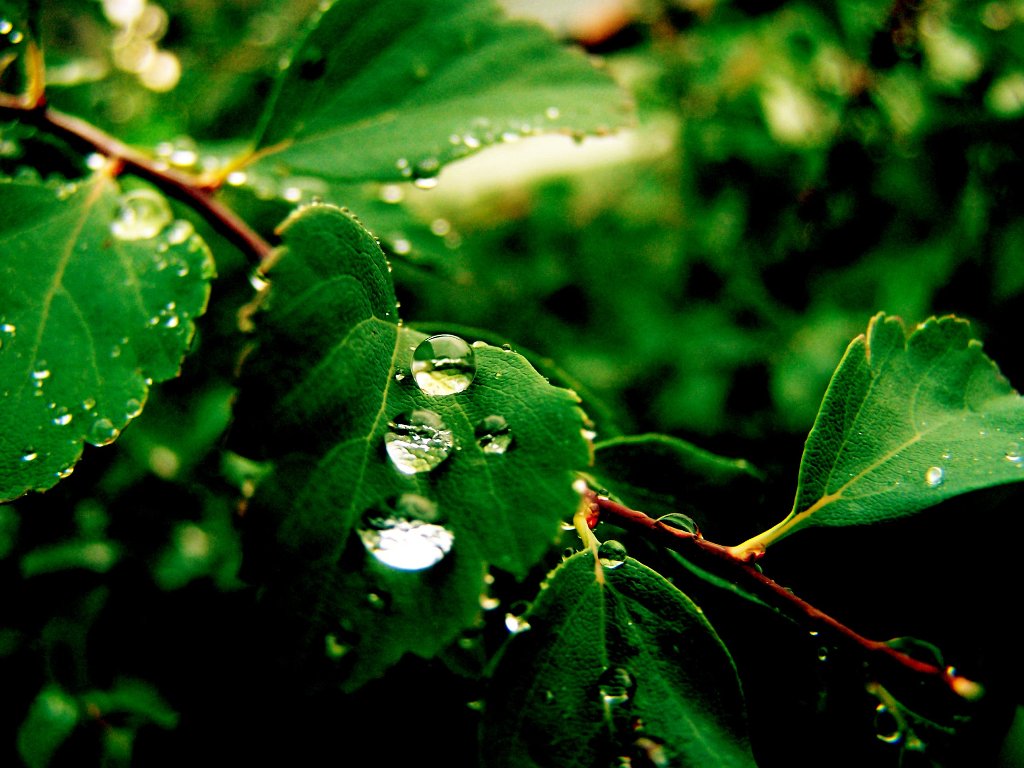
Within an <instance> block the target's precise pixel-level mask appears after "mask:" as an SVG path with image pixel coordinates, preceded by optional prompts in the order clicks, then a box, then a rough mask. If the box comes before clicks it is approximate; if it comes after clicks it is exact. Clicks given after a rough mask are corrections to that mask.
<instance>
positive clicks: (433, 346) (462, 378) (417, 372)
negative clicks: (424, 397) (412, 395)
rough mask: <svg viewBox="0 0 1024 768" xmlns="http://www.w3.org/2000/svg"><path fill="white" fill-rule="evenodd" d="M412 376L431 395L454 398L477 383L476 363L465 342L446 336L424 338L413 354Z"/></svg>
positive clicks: (450, 335) (444, 334)
mask: <svg viewBox="0 0 1024 768" xmlns="http://www.w3.org/2000/svg"><path fill="white" fill-rule="evenodd" d="M412 375H413V379H414V380H415V381H416V384H417V386H419V388H420V389H421V390H422V391H423V392H425V393H426V394H428V395H434V396H441V395H453V394H455V393H457V392H462V391H464V390H465V389H466V388H467V387H469V385H470V384H472V383H473V377H474V376H475V375H476V361H475V360H474V354H473V348H472V347H470V346H469V344H467V343H466V342H465V341H464V340H463V339H461V338H459V337H458V336H453V335H452V334H450V333H442V334H439V335H437V336H431V337H430V338H429V339H424V340H423V341H421V342H420V344H419V346H418V347H416V351H415V352H413V355H412Z"/></svg>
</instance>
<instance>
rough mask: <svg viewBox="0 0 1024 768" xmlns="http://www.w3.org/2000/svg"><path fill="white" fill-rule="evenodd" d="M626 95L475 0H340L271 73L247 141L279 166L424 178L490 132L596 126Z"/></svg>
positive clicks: (605, 122) (622, 107) (621, 107)
mask: <svg viewBox="0 0 1024 768" xmlns="http://www.w3.org/2000/svg"><path fill="white" fill-rule="evenodd" d="M628 112H629V105H628V103H627V100H626V98H625V96H624V95H623V94H622V93H621V92H620V91H619V90H618V89H617V87H616V86H615V84H614V83H613V81H612V80H611V78H610V77H608V75H607V74H605V73H604V72H602V71H600V70H598V69H597V68H596V67H595V66H594V65H592V64H591V62H590V61H588V60H587V58H586V57H585V56H584V55H583V54H582V53H581V52H580V51H576V50H571V49H569V48H565V47H563V46H560V45H558V44H557V43H556V42H555V41H554V40H553V39H552V37H551V36H550V35H549V34H548V33H547V32H546V31H545V30H543V29H541V28H540V27H537V26H533V25H530V24H526V23H522V22H512V21H509V20H507V19H504V18H502V16H501V14H500V13H499V11H498V9H497V7H496V6H495V5H494V4H492V3H491V2H481V0H338V2H335V3H333V4H332V5H331V6H330V7H329V8H328V9H327V10H326V11H324V12H322V13H320V14H319V15H318V16H317V17H316V18H315V19H314V21H313V23H312V25H311V29H310V31H309V33H308V35H307V37H306V38H305V39H304V41H303V42H302V43H301V44H300V45H299V47H298V48H297V49H296V51H295V53H294V54H293V56H292V58H291V60H290V62H289V64H288V66H287V67H286V69H285V71H284V72H283V73H282V75H281V77H280V79H279V81H278V83H277V89H276V91H275V94H274V96H273V98H272V99H271V101H270V103H269V105H268V107H267V110H266V112H265V114H264V116H263V122H262V126H261V128H260V130H259V133H258V138H257V141H256V146H255V148H256V152H257V153H258V154H257V157H260V158H261V160H260V162H261V165H263V166H265V167H267V168H272V169H275V171H276V172H277V174H278V175H287V174H291V175H301V174H311V175H313V176H320V177H325V178H331V179H334V180H338V181H364V180H378V181H388V180H396V181H398V180H402V179H408V178H410V177H413V176H434V175H436V174H437V172H438V170H439V169H440V167H441V166H443V165H445V164H446V163H448V162H451V161H452V160H455V159H458V158H460V157H463V156H465V155H468V154H470V153H472V152H475V151H477V150H478V149H480V148H482V147H485V146H487V145H488V144H493V143H495V142H498V141H504V140H511V139H513V138H518V137H520V136H523V135H529V134H535V133H542V132H551V131H563V132H569V131H570V130H571V131H572V132H573V133H574V134H577V135H579V134H583V133H597V132H606V131H608V130H610V129H611V128H614V127H617V126H620V125H622V124H623V123H624V122H625V121H626V118H627V115H628Z"/></svg>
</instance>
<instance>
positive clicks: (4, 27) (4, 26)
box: [0, 19, 14, 35]
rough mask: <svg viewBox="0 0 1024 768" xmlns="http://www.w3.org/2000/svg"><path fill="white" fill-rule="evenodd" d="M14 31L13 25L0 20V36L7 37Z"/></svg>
mask: <svg viewBox="0 0 1024 768" xmlns="http://www.w3.org/2000/svg"><path fill="white" fill-rule="evenodd" d="M13 29H14V25H13V24H12V23H11V22H9V21H8V20H7V19H0V35H9V34H10V33H11V31H12V30H13Z"/></svg>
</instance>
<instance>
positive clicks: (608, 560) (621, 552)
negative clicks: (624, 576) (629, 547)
mask: <svg viewBox="0 0 1024 768" xmlns="http://www.w3.org/2000/svg"><path fill="white" fill-rule="evenodd" d="M597 558H598V560H600V562H601V565H603V566H604V567H605V568H608V569H609V570H614V569H616V568H618V567H620V566H621V565H622V564H623V563H624V562H626V548H625V547H624V546H623V545H622V543H621V542H618V541H616V540H615V539H609V540H608V541H605V542H602V544H601V546H600V547H598V550H597Z"/></svg>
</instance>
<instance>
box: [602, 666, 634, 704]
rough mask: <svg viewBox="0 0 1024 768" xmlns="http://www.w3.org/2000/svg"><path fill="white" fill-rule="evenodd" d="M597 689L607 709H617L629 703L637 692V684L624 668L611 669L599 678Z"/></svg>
mask: <svg viewBox="0 0 1024 768" xmlns="http://www.w3.org/2000/svg"><path fill="white" fill-rule="evenodd" d="M597 689H598V692H599V693H600V694H601V701H602V702H603V703H604V705H605V706H606V707H615V706H618V705H620V704H625V703H626V702H627V701H629V699H630V697H631V696H632V695H633V692H634V691H635V690H636V682H635V681H634V680H633V676H632V675H631V674H629V671H628V670H626V669H624V668H623V667H609V668H608V669H606V670H605V671H604V672H602V673H601V676H600V677H599V678H597Z"/></svg>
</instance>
